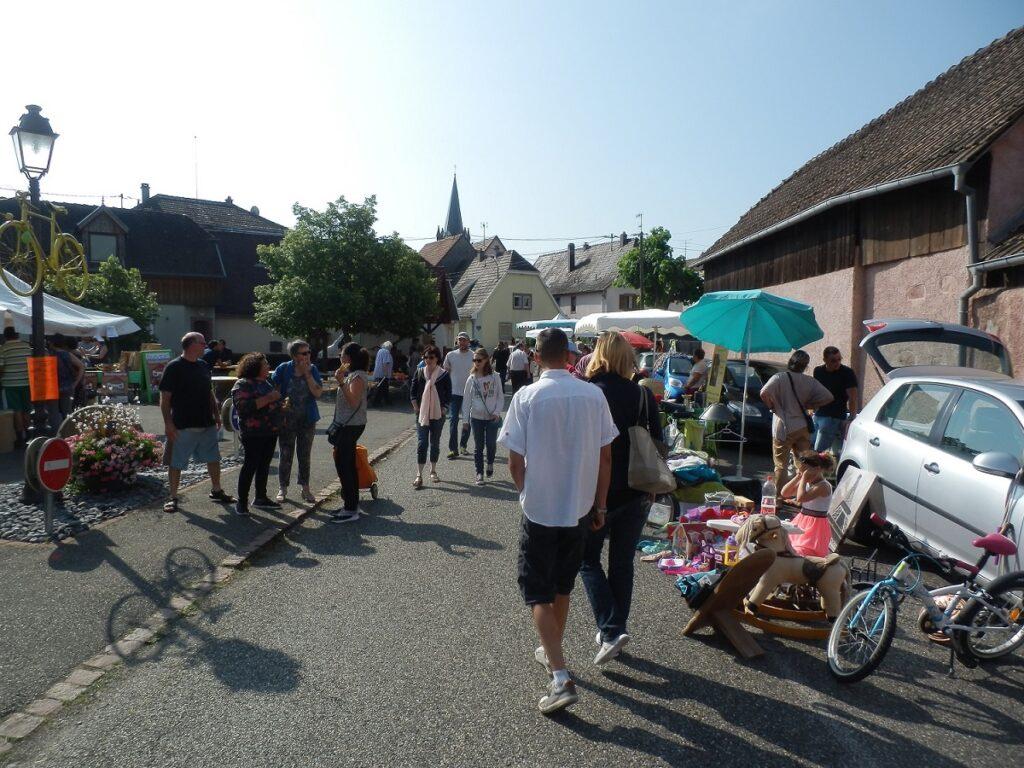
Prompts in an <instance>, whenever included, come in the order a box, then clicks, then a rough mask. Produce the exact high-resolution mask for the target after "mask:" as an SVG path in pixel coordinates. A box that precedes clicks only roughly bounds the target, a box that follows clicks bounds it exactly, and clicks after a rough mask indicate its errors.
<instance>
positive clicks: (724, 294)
mask: <svg viewBox="0 0 1024 768" xmlns="http://www.w3.org/2000/svg"><path fill="white" fill-rule="evenodd" d="M680 319H681V320H682V321H683V322H684V323H685V324H686V325H687V327H689V328H690V331H691V333H693V335H694V336H696V337H697V338H698V339H700V340H701V341H706V342H709V343H711V344H715V345H717V346H720V347H725V348H726V349H731V350H733V351H734V352H742V353H743V361H744V363H745V364H747V365H749V360H750V353H751V352H789V351H790V350H793V349H799V348H800V347H802V346H804V345H805V344H810V343H811V342H812V341H817V340H818V339H821V338H823V337H824V336H825V332H824V331H822V330H821V327H820V326H819V325H818V321H817V320H816V319H815V317H814V308H813V307H811V306H810V305H808V304H802V303H801V302H799V301H793V300H792V299H785V298H783V297H781V296H775V295H774V294H771V293H768V292H767V291H762V290H754V291H716V292H715V293H705V294H704V295H703V296H701V297H700V301H698V302H697V303H696V304H694V305H693V306H692V307H690V308H689V309H686V310H684V311H683V313H682V315H680ZM749 380H750V373H749V371H747V370H745V371H744V375H743V409H742V411H741V412H740V414H741V416H740V456H739V461H738V462H737V466H736V475H735V476H734V477H731V478H726V479H728V480H745V479H746V478H744V477H743V443H744V442H745V440H746V428H747V382H748V381H749ZM779 490H781V489H779Z"/></svg>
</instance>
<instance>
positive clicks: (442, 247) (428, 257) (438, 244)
mask: <svg viewBox="0 0 1024 768" xmlns="http://www.w3.org/2000/svg"><path fill="white" fill-rule="evenodd" d="M460 237H462V235H461V234H459V235H452V236H451V237H445V238H442V239H441V240H435V241H434V242H432V243H427V244H426V245H424V246H423V247H422V248H420V256H422V257H423V260H424V261H426V262H427V263H428V264H429V265H430V266H432V267H436V266H437V265H438V264H440V263H441V260H442V259H444V257H445V256H447V255H448V251H450V250H451V249H452V246H454V245H455V243H457V242H458V241H459V238H460Z"/></svg>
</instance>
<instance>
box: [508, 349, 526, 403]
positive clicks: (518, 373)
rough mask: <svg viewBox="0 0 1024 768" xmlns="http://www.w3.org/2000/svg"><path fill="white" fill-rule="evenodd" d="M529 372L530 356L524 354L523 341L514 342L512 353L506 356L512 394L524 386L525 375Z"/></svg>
mask: <svg viewBox="0 0 1024 768" xmlns="http://www.w3.org/2000/svg"><path fill="white" fill-rule="evenodd" d="M529 373H530V356H529V355H527V354H526V349H525V348H524V347H523V342H521V341H520V342H519V343H518V344H516V348H515V349H513V350H512V354H511V355H509V356H508V375H509V379H511V381H512V394H513V395H514V394H515V393H516V392H518V391H519V390H520V389H522V388H523V387H524V386H526V377H527V376H529Z"/></svg>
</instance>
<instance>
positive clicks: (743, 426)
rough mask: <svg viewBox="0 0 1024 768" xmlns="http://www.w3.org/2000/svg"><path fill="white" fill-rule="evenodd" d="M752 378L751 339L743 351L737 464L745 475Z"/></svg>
mask: <svg viewBox="0 0 1024 768" xmlns="http://www.w3.org/2000/svg"><path fill="white" fill-rule="evenodd" d="M749 380H750V341H749V339H748V340H747V348H746V349H745V350H744V351H743V410H742V411H741V412H740V457H739V461H738V462H737V464H736V476H737V477H738V478H739V479H741V480H744V479H746V478H744V477H743V445H744V444H745V443H746V442H747V382H748V381H749Z"/></svg>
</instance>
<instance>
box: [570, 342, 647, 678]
mask: <svg viewBox="0 0 1024 768" xmlns="http://www.w3.org/2000/svg"><path fill="white" fill-rule="evenodd" d="M634 368H635V365H634V357H633V348H632V347H630V346H629V342H628V341H626V340H625V338H623V337H622V335H621V334H619V333H616V332H615V331H609V332H606V333H603V334H602V335H601V337H600V338H599V339H598V340H597V347H596V348H595V349H594V352H593V355H592V356H591V358H590V363H589V364H588V365H587V378H588V379H589V380H590V382H591V383H592V384H594V385H596V386H597V387H598V388H600V390H601V391H602V392H603V393H604V396H605V399H607V401H608V408H609V410H610V411H611V413H612V420H613V421H614V422H615V426H616V427H617V428H618V430H619V436H618V437H616V438H615V440H614V441H613V442H612V471H611V483H610V485H609V488H608V514H607V519H606V522H605V524H604V526H602V527H601V528H598V529H597V530H596V531H595V530H590V531H588V532H587V539H586V544H585V548H584V552H583V565H582V567H581V568H580V577H581V578H582V579H583V587H584V589H585V590H586V592H587V599H588V600H589V601H590V607H591V608H592V609H593V611H594V620H595V621H596V623H597V637H596V638H595V641H596V643H597V645H598V651H597V655H596V656H595V657H594V663H595V664H598V665H602V664H605V663H607V662H609V661H611V660H612V659H614V658H615V657H616V656H618V655H619V653H620V652H621V651H622V648H623V646H624V645H626V643H628V642H629V640H630V636H629V635H628V634H627V632H626V622H627V620H628V619H629V609H630V604H631V603H632V600H633V565H634V558H635V556H636V545H637V542H638V541H639V540H640V534H641V532H642V531H643V527H644V521H645V520H646V518H647V511H648V508H649V506H650V504H649V502H650V497H651V494H650V493H649V492H647V491H643V490H637V489H635V488H631V487H630V482H629V481H630V447H631V443H630V432H631V428H634V427H636V428H638V429H646V430H647V431H648V432H649V434H650V437H651V438H653V439H654V440H658V441H660V440H661V439H662V434H661V419H660V418H659V416H658V404H657V402H656V401H655V399H654V394H653V393H652V392H651V391H650V390H648V389H646V388H644V387H641V386H639V385H638V384H634V383H633V382H632V381H631V379H632V376H633V373H634ZM606 540H607V541H608V572H607V574H606V573H605V572H604V570H603V569H602V567H601V551H602V549H604V543H605V541H606Z"/></svg>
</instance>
